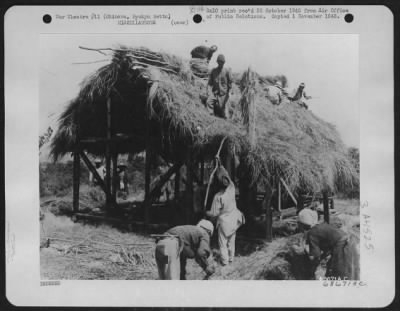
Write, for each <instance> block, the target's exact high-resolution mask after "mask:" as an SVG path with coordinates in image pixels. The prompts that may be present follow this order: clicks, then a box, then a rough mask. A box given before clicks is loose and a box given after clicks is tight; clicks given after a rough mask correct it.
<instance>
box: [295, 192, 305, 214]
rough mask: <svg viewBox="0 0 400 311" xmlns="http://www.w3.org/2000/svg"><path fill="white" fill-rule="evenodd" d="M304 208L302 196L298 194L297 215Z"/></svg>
mask: <svg viewBox="0 0 400 311" xmlns="http://www.w3.org/2000/svg"><path fill="white" fill-rule="evenodd" d="M303 208H304V199H303V195H302V194H299V197H298V198H297V214H298V213H299V212H300V211H301V210H302V209H303Z"/></svg>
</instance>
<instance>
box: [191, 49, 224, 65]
mask: <svg viewBox="0 0 400 311" xmlns="http://www.w3.org/2000/svg"><path fill="white" fill-rule="evenodd" d="M217 49H218V48H217V46H216V45H212V46H211V47H208V46H204V45H199V46H196V47H195V48H194V49H193V50H192V51H191V52H190V54H191V55H192V58H199V59H206V60H207V63H209V62H210V60H211V57H212V56H213V54H214V53H215V52H216V51H217Z"/></svg>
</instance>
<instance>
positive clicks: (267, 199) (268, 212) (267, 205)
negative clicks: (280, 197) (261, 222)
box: [262, 189, 272, 242]
mask: <svg viewBox="0 0 400 311" xmlns="http://www.w3.org/2000/svg"><path fill="white" fill-rule="evenodd" d="M271 190H272V189H267V190H266V192H265V196H264V200H263V202H262V205H263V209H265V220H266V226H265V230H266V232H265V239H266V240H267V242H271V241H272V208H271V197H272V191H271Z"/></svg>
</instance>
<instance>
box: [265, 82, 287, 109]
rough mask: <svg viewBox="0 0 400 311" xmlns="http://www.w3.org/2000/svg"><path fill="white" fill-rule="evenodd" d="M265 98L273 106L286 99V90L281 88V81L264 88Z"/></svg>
mask: <svg viewBox="0 0 400 311" xmlns="http://www.w3.org/2000/svg"><path fill="white" fill-rule="evenodd" d="M265 91H266V93H267V98H268V99H269V100H270V102H271V103H272V104H273V105H280V104H281V103H282V102H283V101H284V100H285V98H286V97H287V92H286V90H285V89H284V88H283V87H282V82H281V81H276V82H275V84H274V85H270V86H268V87H266V88H265Z"/></svg>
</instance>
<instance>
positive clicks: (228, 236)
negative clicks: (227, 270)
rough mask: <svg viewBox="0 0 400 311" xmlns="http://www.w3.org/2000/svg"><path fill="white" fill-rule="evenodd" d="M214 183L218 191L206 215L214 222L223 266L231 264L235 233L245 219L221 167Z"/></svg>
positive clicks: (233, 189)
mask: <svg viewBox="0 0 400 311" xmlns="http://www.w3.org/2000/svg"><path fill="white" fill-rule="evenodd" d="M216 182H217V183H218V184H219V189H220V191H219V192H218V193H217V194H216V195H215V196H214V199H213V202H212V205H211V210H210V211H207V212H206V215H207V216H209V217H211V219H213V220H215V221H216V228H217V229H218V244H219V249H220V253H221V264H222V265H223V266H225V265H227V264H228V263H231V262H233V258H234V257H235V240H236V231H237V230H238V229H239V227H240V226H241V225H243V224H244V223H245V219H244V216H243V214H242V212H241V211H240V210H239V209H238V208H237V206H236V198H235V185H234V183H233V182H232V180H231V179H230V177H229V173H228V172H227V171H226V170H225V168H224V167H223V166H222V165H220V166H219V167H218V169H217V171H216Z"/></svg>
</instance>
